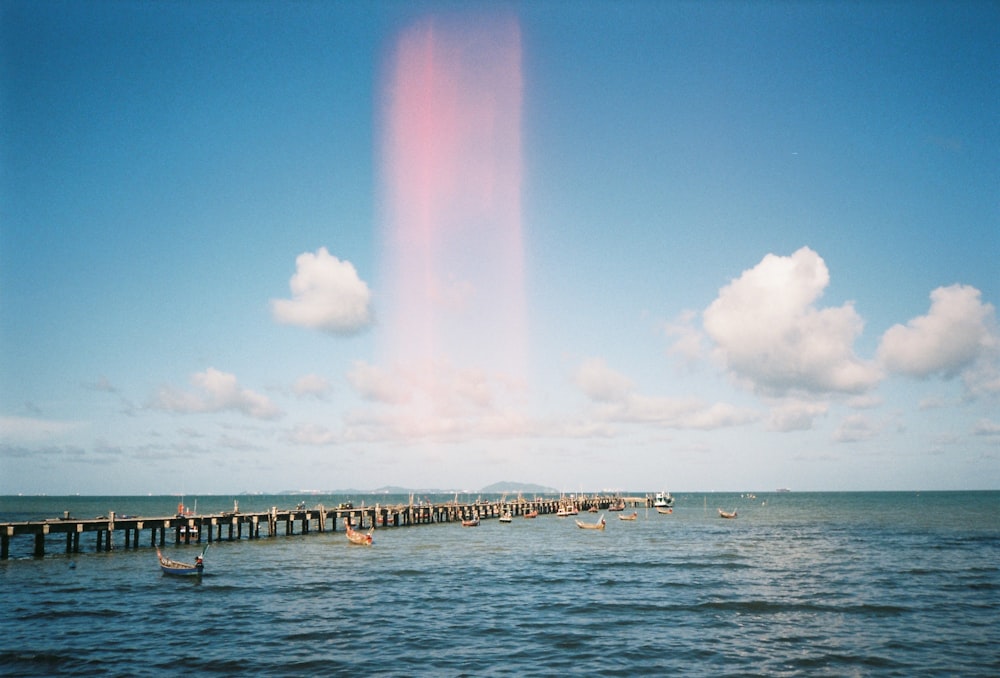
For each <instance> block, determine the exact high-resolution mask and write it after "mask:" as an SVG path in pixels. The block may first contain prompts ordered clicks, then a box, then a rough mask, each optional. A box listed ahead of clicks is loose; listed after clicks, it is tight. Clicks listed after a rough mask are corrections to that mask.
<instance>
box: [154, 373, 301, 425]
mask: <svg viewBox="0 0 1000 678" xmlns="http://www.w3.org/2000/svg"><path fill="white" fill-rule="evenodd" d="M191 383H192V384H193V385H194V386H195V387H197V389H198V392H196V393H190V392H182V391H177V390H175V389H173V388H170V387H165V388H162V389H160V392H159V393H158V394H157V395H156V398H155V399H154V400H153V403H152V407H154V408H156V409H161V410H167V411H169V412H182V413H192V412H222V411H234V412H240V413H242V414H245V415H247V416H249V417H253V418H255V419H276V418H278V417H280V416H282V414H283V413H282V411H281V410H280V409H279V408H278V407H277V406H276V405H274V404H273V403H272V402H271V401H270V400H269V399H268V398H267V397H266V396H263V395H260V394H259V393H255V392H254V391H251V390H249V389H246V388H242V387H241V386H240V385H239V383H238V382H237V380H236V377H235V375H232V374H229V373H227V372H220V371H219V370H217V369H215V368H214V367H209V368H208V369H207V370H205V371H204V372H197V373H195V374H194V375H193V376H192V377H191Z"/></svg>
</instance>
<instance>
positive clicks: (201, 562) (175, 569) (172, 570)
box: [156, 546, 208, 577]
mask: <svg viewBox="0 0 1000 678" xmlns="http://www.w3.org/2000/svg"><path fill="white" fill-rule="evenodd" d="M207 550H208V546H205V548H203V549H202V550H201V555H199V556H198V557H197V558H195V560H194V564H191V563H182V562H180V561H178V560H171V559H170V558H167V557H166V556H165V555H163V554H162V553H160V549H156V557H157V558H158V559H159V561H160V569H161V570H163V574H173V575H179V576H182V577H192V576H194V577H200V576H201V573H202V572H204V571H205V551H207Z"/></svg>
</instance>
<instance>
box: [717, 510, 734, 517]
mask: <svg viewBox="0 0 1000 678" xmlns="http://www.w3.org/2000/svg"><path fill="white" fill-rule="evenodd" d="M719 517H720V518H735V517H736V509H733V511H732V513H730V512H729V511H723V510H722V509H719Z"/></svg>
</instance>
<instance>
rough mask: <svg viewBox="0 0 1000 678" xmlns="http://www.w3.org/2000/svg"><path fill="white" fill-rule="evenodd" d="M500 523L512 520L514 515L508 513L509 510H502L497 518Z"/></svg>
mask: <svg viewBox="0 0 1000 678" xmlns="http://www.w3.org/2000/svg"><path fill="white" fill-rule="evenodd" d="M499 520H500V522H501V523H509V522H511V521H512V520H514V516H512V515H511V514H510V511H504V512H503V515H502V516H500V518H499Z"/></svg>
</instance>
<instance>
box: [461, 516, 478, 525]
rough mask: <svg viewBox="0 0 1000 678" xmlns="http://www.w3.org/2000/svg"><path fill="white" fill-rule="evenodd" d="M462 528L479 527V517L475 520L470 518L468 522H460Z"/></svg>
mask: <svg viewBox="0 0 1000 678" xmlns="http://www.w3.org/2000/svg"><path fill="white" fill-rule="evenodd" d="M462 527H479V516H476V517H475V518H470V519H469V520H465V519H463V520H462Z"/></svg>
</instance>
